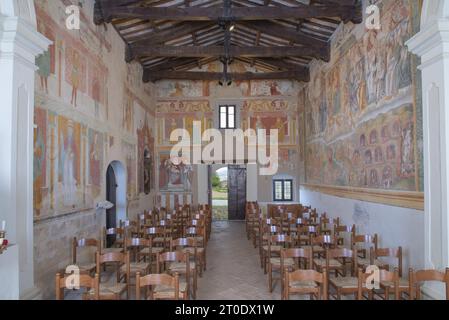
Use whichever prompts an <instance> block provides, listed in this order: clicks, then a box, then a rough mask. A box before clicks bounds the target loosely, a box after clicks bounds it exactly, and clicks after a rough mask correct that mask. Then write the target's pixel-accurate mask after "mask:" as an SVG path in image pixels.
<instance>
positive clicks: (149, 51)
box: [94, 0, 363, 82]
mask: <svg viewBox="0 0 449 320" xmlns="http://www.w3.org/2000/svg"><path fill="white" fill-rule="evenodd" d="M362 18H363V14H362V5H361V0H310V1H309V3H308V4H305V3H304V2H303V1H302V0H264V1H255V0H208V1H201V2H199V1H195V0H178V1H173V0H158V1H149V0H96V1H95V8H94V22H95V23H97V24H101V23H105V22H106V23H108V22H112V24H113V26H114V28H115V29H116V30H117V32H119V33H120V35H121V36H122V38H123V40H124V41H125V42H126V53H125V59H126V61H128V62H129V61H131V60H133V59H138V60H139V62H140V63H141V64H142V66H143V68H144V76H143V80H144V81H145V82H148V81H157V80H160V79H173V80H175V79H179V80H189V79H190V80H226V79H230V80H252V79H296V80H299V81H308V80H309V78H310V76H309V63H310V62H311V61H312V60H313V59H321V60H323V61H329V59H330V37H331V36H332V34H333V33H334V32H335V30H336V29H337V27H338V25H339V24H340V23H341V22H344V23H346V22H349V21H352V22H353V23H361V22H362ZM230 26H234V28H232V29H233V30H232V32H230V30H231V28H230ZM234 60H235V61H240V62H243V63H245V64H247V65H249V66H252V67H257V70H258V72H254V73H250V72H245V73H228V72H227V70H228V63H230V62H231V61H234ZM215 61H221V62H222V63H223V72H203V71H201V70H200V71H190V70H197V69H198V68H199V69H201V66H203V65H204V64H208V63H211V62H215ZM223 82H227V81H223Z"/></svg>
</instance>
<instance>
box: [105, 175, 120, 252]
mask: <svg viewBox="0 0 449 320" xmlns="http://www.w3.org/2000/svg"><path fill="white" fill-rule="evenodd" d="M106 200H108V201H109V202H111V203H112V204H114V206H113V207H112V208H111V209H108V210H106V229H109V228H116V227H117V212H116V203H117V180H116V178H115V172H114V168H112V166H109V167H108V171H107V173H106ZM114 242H115V236H108V237H107V239H106V245H107V247H110V246H111V245H112V244H113V243H114Z"/></svg>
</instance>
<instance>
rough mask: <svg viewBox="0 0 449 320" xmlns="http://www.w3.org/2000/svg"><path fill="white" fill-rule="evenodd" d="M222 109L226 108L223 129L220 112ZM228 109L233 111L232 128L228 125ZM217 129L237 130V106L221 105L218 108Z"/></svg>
mask: <svg viewBox="0 0 449 320" xmlns="http://www.w3.org/2000/svg"><path fill="white" fill-rule="evenodd" d="M222 108H226V113H225V115H226V126H225V127H222V126H221V120H222V112H221V110H222ZM230 109H233V110H234V114H233V116H234V123H233V126H232V127H231V126H230V125H229V115H230V112H229V110H230ZM218 128H219V129H220V130H226V129H236V128H237V106H236V105H235V104H222V105H219V106H218Z"/></svg>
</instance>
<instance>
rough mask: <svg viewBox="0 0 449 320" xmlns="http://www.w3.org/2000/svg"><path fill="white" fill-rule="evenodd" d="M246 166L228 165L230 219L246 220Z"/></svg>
mask: <svg viewBox="0 0 449 320" xmlns="http://www.w3.org/2000/svg"><path fill="white" fill-rule="evenodd" d="M245 204H246V168H244V167H240V166H235V165H234V166H229V167H228V219H229V220H245Z"/></svg>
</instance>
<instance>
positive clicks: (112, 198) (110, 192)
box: [106, 161, 127, 247]
mask: <svg viewBox="0 0 449 320" xmlns="http://www.w3.org/2000/svg"><path fill="white" fill-rule="evenodd" d="M106 200H107V201H109V202H111V203H112V204H113V206H112V207H111V208H110V209H107V210H106V229H110V228H116V227H117V226H118V223H119V221H120V220H126V219H127V212H126V211H127V210H126V208H127V205H126V203H127V199H126V170H125V167H124V166H123V164H122V163H121V162H119V161H113V162H111V164H110V165H109V166H108V169H107V171H106ZM114 242H115V236H108V237H107V239H106V246H107V247H111V246H112V245H113V244H114Z"/></svg>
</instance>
